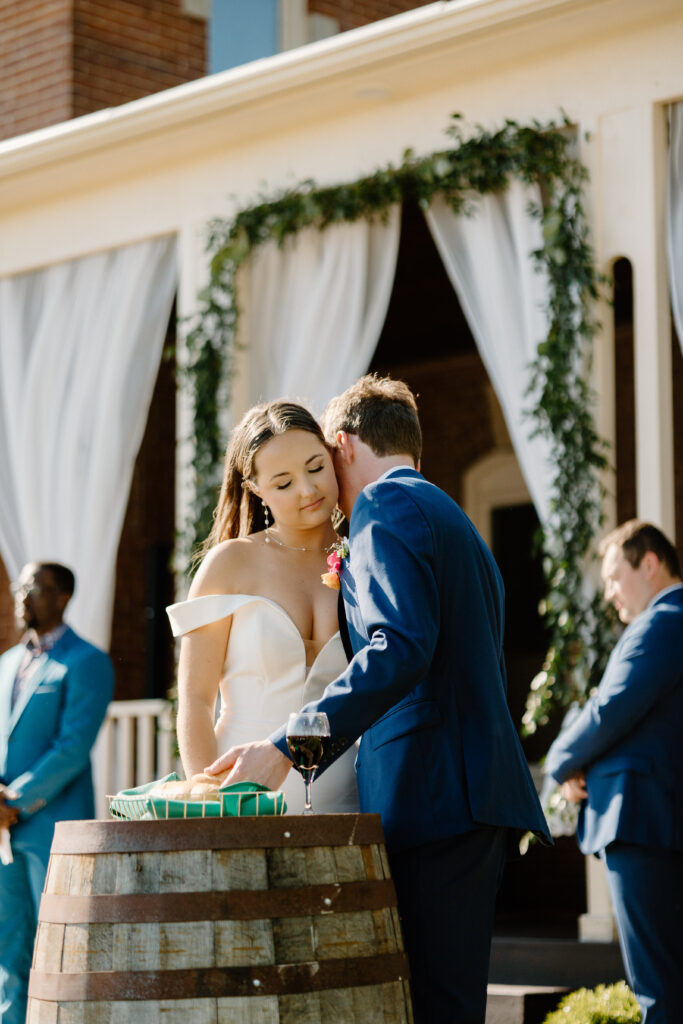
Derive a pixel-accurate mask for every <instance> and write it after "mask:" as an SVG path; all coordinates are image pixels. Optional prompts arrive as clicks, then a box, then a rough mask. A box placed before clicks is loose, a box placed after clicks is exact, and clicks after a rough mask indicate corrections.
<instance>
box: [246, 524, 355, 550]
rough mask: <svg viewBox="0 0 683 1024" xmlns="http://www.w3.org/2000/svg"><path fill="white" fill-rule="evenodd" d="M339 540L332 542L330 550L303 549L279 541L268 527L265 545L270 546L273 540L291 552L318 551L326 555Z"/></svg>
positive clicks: (336, 538)
mask: <svg viewBox="0 0 683 1024" xmlns="http://www.w3.org/2000/svg"><path fill="white" fill-rule="evenodd" d="M338 539H339V538H338V537H335V539H334V540H333V541H332V543H331V544H330V546H329V547H328V548H301V547H299V546H298V545H297V544H285V542H284V541H283V540H279V538H278V537H276V536H275V534H274V533H271V532H270V527H269V526H268V527H266V537H265V541H264V543H266V544H270V542H271V540H274V541H275V543H276V544H279V545H280V547H281V548H288V549H289V551H317V552H319V553H320V554H324V553H325V552H326V551H329V550H330V549H331V548H332V547H334V545H335V544H336V543H337V541H338Z"/></svg>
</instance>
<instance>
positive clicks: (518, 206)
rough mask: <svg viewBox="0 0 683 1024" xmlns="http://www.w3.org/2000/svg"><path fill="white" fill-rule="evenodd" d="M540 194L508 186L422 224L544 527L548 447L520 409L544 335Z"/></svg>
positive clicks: (440, 205) (439, 210)
mask: <svg viewBox="0 0 683 1024" xmlns="http://www.w3.org/2000/svg"><path fill="white" fill-rule="evenodd" d="M532 199H533V200H535V201H536V202H538V200H539V196H538V191H537V190H536V191H535V192H534V190H532V189H531V188H529V187H527V186H524V185H522V184H521V183H520V182H516V181H513V182H512V183H511V184H510V187H509V188H508V189H507V190H506V191H505V192H504V193H500V194H496V195H486V196H481V197H477V198H476V206H475V211H476V212H475V213H474V214H473V215H472V216H466V215H465V214H458V215H456V214H455V213H454V212H453V210H452V209H451V207H450V206H449V205H448V203H447V202H445V201H444V200H442V199H435V200H434V201H433V202H432V203H431V204H430V207H429V210H428V211H427V212H426V214H425V215H426V218H427V223H428V224H429V228H430V230H431V232H432V236H433V238H434V241H435V243H436V247H437V249H438V250H439V253H440V255H441V258H442V260H443V262H444V266H445V267H446V270H447V272H448V276H449V278H450V280H451V283H452V284H453V287H454V289H455V291H456V294H457V296H458V300H459V302H460V305H461V307H462V310H463V312H464V313H465V316H466V317H467V321H468V323H469V326H470V330H471V331H472V334H473V336H474V340H475V342H476V345H477V348H478V350H479V354H480V356H481V358H482V361H483V363H484V366H485V367H486V371H487V373H488V375H489V378H490V379H491V383H492V385H493V387H494V390H495V392H496V395H497V396H498V400H499V402H500V404H501V407H502V409H503V414H504V416H505V422H506V424H507V428H508V432H509V434H510V439H511V441H512V445H513V447H514V450H515V453H516V455H517V458H518V460H519V464H520V467H521V470H522V473H523V475H524V479H525V480H526V484H527V487H528V488H529V493H530V495H531V498H532V501H533V503H534V506H535V508H536V512H537V514H538V517H539V519H540V520H541V522H544V521H546V519H547V515H548V507H549V494H550V487H551V482H552V466H551V462H550V449H549V445H548V443H547V442H546V441H545V440H544V439H542V438H534V439H533V440H530V438H529V434H530V433H531V430H532V424H531V422H530V420H529V418H528V417H525V415H524V411H525V410H526V409H528V407H529V405H530V399H529V397H528V396H526V395H525V391H526V387H527V385H528V382H529V364H530V363H531V361H532V359H533V358H534V356H535V355H536V347H537V345H538V343H539V342H540V341H542V340H543V339H544V338H545V336H546V333H547V317H546V315H545V313H544V312H543V306H544V302H545V300H546V298H547V282H546V280H545V277H544V275H543V274H541V273H539V272H538V271H537V270H536V268H535V266H534V263H533V261H532V259H531V256H530V253H531V252H532V251H533V250H534V249H538V248H540V247H541V244H542V237H541V227H540V224H539V222H538V220H536V219H533V218H532V217H531V216H530V215H529V213H528V212H527V207H528V205H529V202H530V200H532Z"/></svg>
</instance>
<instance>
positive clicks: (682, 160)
mask: <svg viewBox="0 0 683 1024" xmlns="http://www.w3.org/2000/svg"><path fill="white" fill-rule="evenodd" d="M667 184H668V189H667V200H668V202H667V207H668V208H667V218H666V220H667V242H668V248H669V288H670V290H671V306H672V308H673V314H674V323H675V325H676V333H677V335H678V340H679V342H680V343H681V350H682V351H683V103H675V104H674V105H673V106H672V107H670V108H669V167H668V182H667Z"/></svg>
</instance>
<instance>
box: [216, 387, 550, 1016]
mask: <svg viewBox="0 0 683 1024" xmlns="http://www.w3.org/2000/svg"><path fill="white" fill-rule="evenodd" d="M324 428H325V434H326V437H327V439H328V441H329V442H330V443H331V444H333V445H334V446H335V455H334V460H335V468H336V471H337V476H338V479H339V485H340V497H339V504H340V506H341V508H342V510H343V512H344V514H345V515H346V516H347V518H348V519H349V523H350V533H349V546H350V552H351V553H350V557H349V559H348V560H346V561H345V562H344V565H343V567H342V571H341V594H342V597H343V602H344V609H345V612H346V620H347V623H348V646H347V653H348V654H349V657H350V658H351V661H350V664H349V666H348V668H347V670H346V671H345V672H344V674H343V675H342V676H340V677H339V678H338V679H336V680H335V681H334V682H332V683H331V684H330V685H329V686H328V687H327V689H326V690H325V693H324V694H323V696H322V698H321V699H320V700H319V701H318V702H316V703H315V704H310V705H308V706H307V708H306V710H308V711H313V710H316V711H318V710H319V711H324V712H325V713H326V714H327V716H328V718H329V720H330V726H331V733H332V742H331V743H330V748H331V751H332V753H331V755H330V757H329V760H332V759H333V758H334V757H337V756H339V754H341V753H342V752H343V751H344V750H345V749H346V748H347V747H349V746H350V745H351V743H353V742H354V740H355V739H356V737H357V736H358V735H359V734H362V740H361V743H360V748H359V752H358V758H357V765H356V767H357V774H358V787H359V792H360V801H361V809H362V810H363V811H366V812H377V813H379V814H380V815H381V818H382V825H383V828H384V833H385V836H386V843H387V851H388V853H389V858H390V864H391V872H392V876H393V879H394V882H395V884H396V890H397V894H398V903H399V911H400V914H401V921H402V926H403V933H404V938H405V943H406V950H407V953H408V957H409V961H410V967H411V990H412V995H413V1002H414V1006H415V1020H416V1022H417V1024H452V1022H458V1024H483V1022H484V1017H485V1013H486V984H487V975H488V962H489V953H490V945H491V931H492V925H493V911H494V904H495V898H496V892H497V889H498V885H499V882H500V877H501V872H502V869H503V863H504V860H505V855H506V851H507V849H508V847H509V845H510V838H511V837H512V836H513V834H514V832H513V830H517V829H519V830H528V829H529V830H532V831H534V832H536V833H539V834H540V835H541V836H543V837H545V838H548V833H547V828H546V822H545V819H544V817H543V813H542V811H541V807H540V804H539V802H538V798H537V796H536V792H535V789H534V786H533V783H532V780H531V777H530V774H529V770H528V768H527V765H526V761H525V759H524V755H523V753H522V749H521V745H520V742H519V739H518V737H517V733H516V730H515V727H514V724H513V722H512V719H511V717H510V713H509V711H508V707H507V703H506V697H505V690H506V682H505V667H504V661H503V650H502V640H503V584H502V581H501V578H500V573H499V572H498V569H497V567H496V564H495V562H494V560H493V557H492V555H491V553H490V551H489V550H488V548H487V547H486V545H485V544H484V542H483V541H482V539H481V538H480V536H479V534H478V533H477V531H476V530H475V529H474V527H473V525H472V523H471V522H470V521H469V520H468V519H467V517H466V516H465V515H464V513H463V512H462V510H461V509H460V508H459V507H458V505H456V503H455V502H454V501H452V500H451V498H449V497H448V496H447V495H446V494H445V493H444V492H443V491H441V490H440V489H439V488H438V487H435V486H434V485H433V484H430V483H428V482H427V481H426V480H425V479H424V477H422V476H421V475H420V473H419V472H418V471H417V469H416V466H417V465H418V464H419V459H420V454H421V445H422V438H421V431H420V424H419V420H418V415H417V406H416V403H415V398H414V396H413V394H412V392H411V391H410V389H409V388H408V387H407V385H405V384H403V383H401V382H399V381H394V380H391V379H390V378H377V377H375V376H372V375H369V376H366V377H363V378H362V379H361V380H360V381H358V382H357V383H356V384H354V385H353V386H352V387H351V388H349V389H348V390H347V391H345V392H344V394H343V395H341V396H339V397H338V398H335V399H333V400H332V402H331V403H330V405H329V406H328V408H327V410H326V412H325V416H324ZM342 633H344V629H342ZM284 734H285V730H284V727H283V728H282V729H281V730H280V731H279V732H277V733H275V734H274V735H273V736H271V737H270V739H269V740H265V741H262V742H260V743H256V744H249V745H247V746H245V747H238V748H234V749H233V750H231V751H228V753H227V754H226V755H224V756H223V757H222V758H220V759H219V760H218V761H217V762H215V764H214V765H212V766H211V767H212V769H213V770H214V771H216V770H218V768H220V767H222V768H225V767H227V766H229V765H234V769H233V772H232V774H231V775H230V776H229V777H228V779H227V780H226V784H229V783H232V782H236V781H239V780H240V779H252V780H254V781H260V782H262V783H264V784H266V785H269V786H271V787H274V788H277V787H278V786H279V785H281V783H282V781H283V779H284V777H285V776H286V773H287V771H288V770H289V768H290V767H291V762H290V760H289V758H288V757H287V753H286V751H287V748H286V742H285V735H284ZM329 760H328V763H329ZM323 767H326V765H323Z"/></svg>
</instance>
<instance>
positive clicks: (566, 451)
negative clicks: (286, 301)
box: [185, 114, 611, 733]
mask: <svg viewBox="0 0 683 1024" xmlns="http://www.w3.org/2000/svg"><path fill="white" fill-rule="evenodd" d="M446 134H447V135H448V136H449V137H450V140H451V147H450V148H448V149H445V150H442V151H440V152H436V153H432V154H431V155H429V156H421V157H418V156H416V155H415V154H414V153H413V152H412V151H411V150H408V151H406V153H405V155H404V158H403V161H402V162H401V164H400V165H399V166H398V167H394V166H392V165H388V166H387V167H385V168H382V169H380V170H378V171H376V172H375V173H374V174H371V175H369V176H368V177H365V178H361V179H360V180H358V181H355V182H352V183H349V184H342V185H336V186H330V187H327V188H317V187H316V185H315V184H314V182H312V181H305V182H303V183H302V184H300V185H299V186H298V187H296V188H294V189H290V190H286V191H282V192H280V193H278V194H276V195H275V196H273V197H261V198H260V200H259V201H258V202H257V203H256V204H255V205H253V206H249V207H248V208H246V209H243V210H241V211H240V212H238V213H237V215H236V216H235V217H234V218H233V219H231V220H224V219H216V220H213V221H212V222H211V225H210V231H209V240H208V247H207V248H208V251H209V253H210V254H211V262H210V277H209V283H208V285H207V287H206V288H205V289H204V290H203V291H202V292H201V293H200V295H199V303H200V306H199V310H198V312H197V314H196V315H195V316H194V317H191V318H190V322H189V325H188V333H187V346H188V354H189V358H188V364H187V366H186V368H185V373H186V375H187V377H188V378H189V383H190V387H191V389H192V393H193V400H194V444H195V457H194V470H195V488H196V490H195V500H194V506H193V510H192V512H193V517H192V518H193V521H192V524H189V525H190V529H191V530H193V532H194V540H193V543H196V542H199V541H201V540H203V539H204V537H206V535H207V533H208V531H209V529H210V526H211V514H212V510H213V508H214V505H215V502H216V495H217V488H218V486H219V483H220V475H221V462H222V456H223V451H224V438H223V437H222V436H221V431H220V428H219V416H218V410H219V408H220V407H221V406H222V405H223V404H224V403H225V407H227V401H228V393H227V392H228V388H229V380H230V374H231V370H232V364H233V355H234V350H235V334H236V327H237V317H238V310H237V304H236V291H235V278H236V274H237V271H238V269H239V268H240V266H241V265H242V264H243V263H244V262H245V260H247V259H248V257H249V256H250V254H251V253H252V252H253V251H254V249H255V248H256V247H257V246H258V245H260V244H261V243H263V242H265V241H268V240H272V239H274V240H276V241H277V242H278V243H279V244H282V243H283V242H284V241H285V240H286V239H287V238H288V237H289V236H290V235H294V234H296V233H297V232H298V231H300V230H301V229H302V228H305V227H308V226H310V225H315V226H316V227H318V228H319V229H320V230H324V229H325V228H326V227H328V226H329V225H330V224H335V223H339V222H342V221H355V220H358V219H359V218H368V219H372V218H376V217H386V215H387V213H388V210H389V208H390V207H391V206H392V205H394V204H397V203H404V202H410V201H412V202H417V203H418V204H419V206H420V207H421V208H422V209H427V207H428V206H429V203H430V201H431V200H432V198H433V197H435V196H437V195H439V196H441V197H442V198H444V199H445V200H446V201H447V202H449V203H450V205H451V207H452V208H453V210H454V211H456V212H458V211H462V210H465V212H469V211H470V210H471V209H473V208H474V207H475V204H476V199H475V198H474V197H473V194H474V193H479V194H482V195H483V194H486V193H491V192H499V191H502V190H504V189H505V188H506V185H507V183H508V181H509V180H510V179H511V178H517V179H520V180H521V181H523V182H527V183H538V184H540V186H541V194H542V196H543V201H542V203H541V204H539V205H538V206H535V207H533V208H532V213H533V215H534V216H535V217H538V218H539V219H540V220H541V222H542V228H543V244H542V247H541V248H540V249H539V250H538V251H537V252H535V253H534V254H533V255H534V258H535V259H536V261H537V262H538V264H539V265H541V266H543V267H544V268H545V271H546V273H547V275H548V281H549V284H550V288H549V297H548V314H549V323H550V329H549V332H548V336H547V338H546V339H545V340H544V341H542V342H541V344H539V346H538V355H537V358H536V359H535V361H534V362H533V363H532V365H531V367H530V384H529V400H530V409H529V417H530V421H531V424H532V427H531V428H530V429H533V431H534V432H535V433H536V434H540V435H542V436H544V437H546V438H547V439H548V440H549V442H550V444H551V449H552V457H553V462H554V465H555V467H556V473H555V479H554V481H553V492H552V497H551V503H550V517H549V520H548V523H547V524H546V528H545V531H544V534H543V538H542V545H543V553H544V571H545V575H546V579H547V582H548V596H547V598H546V600H545V602H544V605H543V607H542V613H543V614H544V617H545V621H546V625H547V626H548V629H549V632H550V637H551V645H550V649H549V651H548V655H547V658H546V661H545V663H544V666H543V671H542V672H541V673H539V675H538V676H536V678H535V679H534V680H533V683H532V689H531V691H530V694H529V698H528V702H527V710H526V713H525V715H524V719H523V730H524V731H526V732H527V733H530V732H534V731H535V730H536V728H537V726H538V725H542V724H544V723H545V722H547V720H548V714H549V711H550V709H551V707H552V706H553V705H556V704H560V705H562V706H567V705H569V704H570V703H572V702H573V701H575V700H579V701H582V700H583V699H584V698H585V695H586V694H587V692H588V691H589V690H590V688H591V687H592V686H593V685H594V683H595V682H596V681H597V678H599V675H600V674H601V672H602V668H603V666H604V662H605V660H606V655H607V651H608V647H609V646H610V644H611V634H610V633H609V631H608V628H607V626H606V619H605V616H604V614H603V611H602V606H601V602H600V600H599V598H598V597H597V596H596V595H594V594H592V593H589V592H587V590H586V586H585V569H586V560H587V558H589V557H590V550H591V543H592V541H593V538H594V536H595V534H596V532H597V531H598V529H599V527H600V524H601V521H602V511H601V509H602V497H603V495H602V490H601V485H600V483H599V473H600V471H601V470H603V469H604V468H605V465H606V460H605V454H604V448H603V444H602V443H601V441H600V440H599V438H598V436H597V434H596V431H595V427H594V422H593V417H592V412H591V407H592V402H593V396H592V395H591V393H590V391H589V388H588V386H587V385H586V383H585V376H586V373H585V371H586V369H587V366H588V364H589V362H590V349H591V344H590V343H591V342H592V339H593V337H594V335H595V332H596V329H597V324H596V322H595V319H594V317H593V314H592V307H593V303H594V300H595V299H596V297H597V287H598V275H597V273H596V270H595V267H594V263H593V257H592V251H591V248H590V245H589V243H588V230H587V225H586V220H585V215H584V209H583V199H582V194H583V185H584V183H585V181H586V178H587V172H586V170H585V169H584V167H583V166H582V165H581V163H580V162H579V161H578V160H577V159H576V158H575V156H574V155H573V153H572V141H573V132H572V130H571V126H570V124H569V122H568V121H567V120H566V119H565V122H564V124H562V125H557V124H555V123H554V122H551V123H549V124H546V125H541V124H539V123H534V124H532V125H531V126H527V127H525V126H522V125H519V124H517V123H516V122H514V121H506V122H505V124H504V125H503V127H502V128H501V129H499V130H498V131H492V132H491V131H487V130H486V129H483V128H477V129H473V130H470V131H466V130H465V128H464V125H463V122H462V121H461V118H460V115H457V114H456V115H453V118H452V122H451V124H450V126H449V128H448V129H447V132H446Z"/></svg>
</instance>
